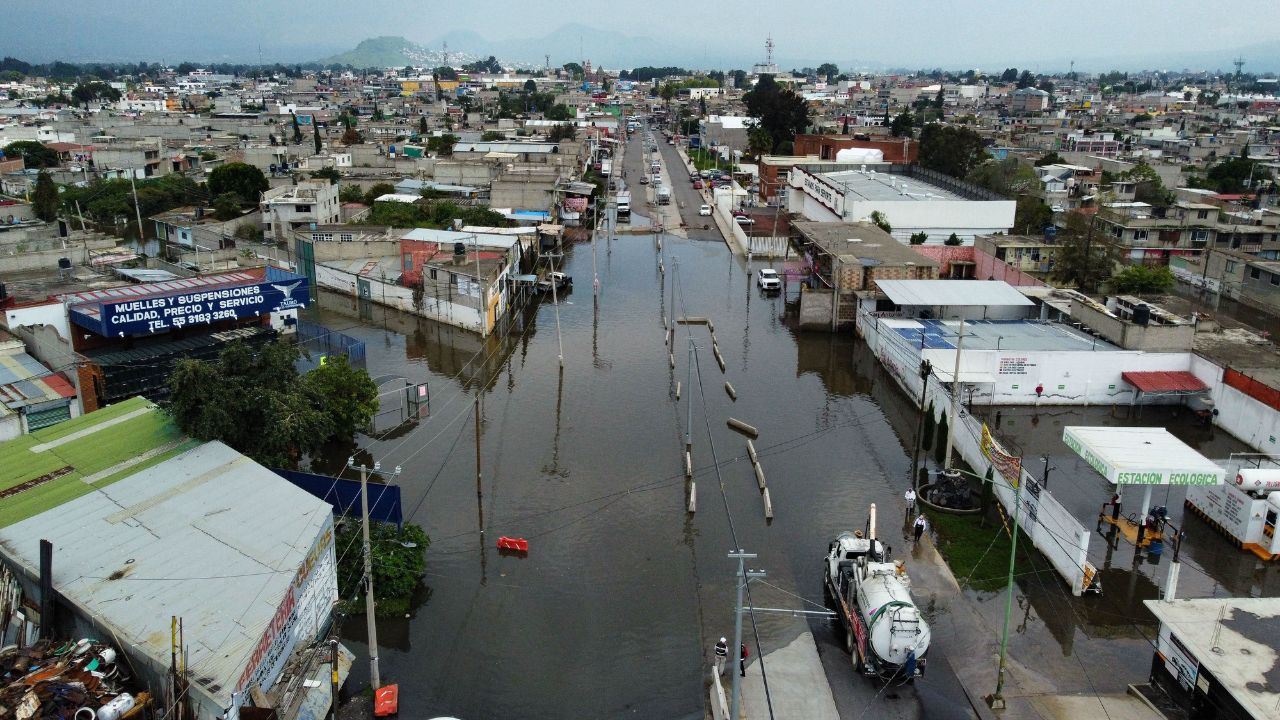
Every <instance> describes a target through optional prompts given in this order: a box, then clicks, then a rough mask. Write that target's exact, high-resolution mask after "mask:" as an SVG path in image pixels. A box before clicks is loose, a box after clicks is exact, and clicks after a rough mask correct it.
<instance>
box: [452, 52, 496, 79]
mask: <svg viewBox="0 0 1280 720" xmlns="http://www.w3.org/2000/svg"><path fill="white" fill-rule="evenodd" d="M462 69H463V70H466V71H467V72H474V73H489V74H491V75H493V74H497V73H500V72H502V63H499V62H498V58H496V57H494V56H492V55H490V56H489V57H487V58H485V59H484V60H477V61H475V62H473V63H468V64H466V65H463V66H462Z"/></svg>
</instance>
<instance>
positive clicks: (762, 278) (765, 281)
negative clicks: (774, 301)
mask: <svg viewBox="0 0 1280 720" xmlns="http://www.w3.org/2000/svg"><path fill="white" fill-rule="evenodd" d="M756 287H758V288H760V289H761V290H764V291H765V292H771V291H775V290H781V289H782V279H781V278H779V277H778V271H777V270H774V269H773V268H760V269H759V270H757V271H756Z"/></svg>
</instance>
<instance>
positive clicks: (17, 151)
mask: <svg viewBox="0 0 1280 720" xmlns="http://www.w3.org/2000/svg"><path fill="white" fill-rule="evenodd" d="M4 155H5V157H10V158H14V157H20V158H22V162H23V164H24V165H26V166H27V168H29V169H32V170H38V169H40V168H51V167H58V164H59V160H58V153H57V152H56V151H55V150H52V149H51V148H47V147H45V146H44V143H40V142H36V141H35V140H17V141H15V142H11V143H9V144H8V145H5V146H4Z"/></svg>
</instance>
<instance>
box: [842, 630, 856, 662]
mask: <svg viewBox="0 0 1280 720" xmlns="http://www.w3.org/2000/svg"><path fill="white" fill-rule="evenodd" d="M844 649H845V650H846V651H848V652H849V653H850V654H851V655H853V662H854V664H855V665H856V664H857V662H858V649H857V646H856V645H855V644H854V642H853V628H852V627H851V628H849V629H848V631H846V632H845V635H844Z"/></svg>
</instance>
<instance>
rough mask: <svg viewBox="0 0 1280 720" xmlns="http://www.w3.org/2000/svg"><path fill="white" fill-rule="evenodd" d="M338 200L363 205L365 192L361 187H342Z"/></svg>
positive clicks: (339, 190) (339, 189)
mask: <svg viewBox="0 0 1280 720" xmlns="http://www.w3.org/2000/svg"><path fill="white" fill-rule="evenodd" d="M392 189H394V188H392ZM338 200H339V201H340V202H344V203H363V202H364V191H363V190H361V189H360V186H359V185H342V186H341V187H339V188H338Z"/></svg>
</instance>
